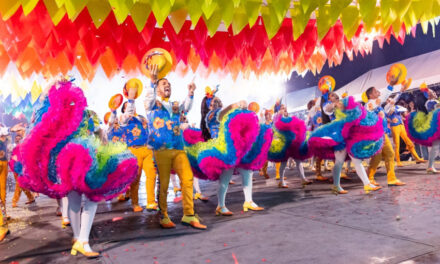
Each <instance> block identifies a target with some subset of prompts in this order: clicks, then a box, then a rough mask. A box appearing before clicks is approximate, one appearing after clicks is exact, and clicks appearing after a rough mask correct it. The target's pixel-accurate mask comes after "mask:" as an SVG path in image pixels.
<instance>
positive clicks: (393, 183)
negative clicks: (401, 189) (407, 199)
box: [388, 179, 406, 186]
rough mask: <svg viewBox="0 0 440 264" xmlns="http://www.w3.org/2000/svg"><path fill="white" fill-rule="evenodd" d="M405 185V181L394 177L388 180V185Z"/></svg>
mask: <svg viewBox="0 0 440 264" xmlns="http://www.w3.org/2000/svg"><path fill="white" fill-rule="evenodd" d="M403 185H406V183H404V182H402V181H400V180H398V179H396V180H394V181H391V182H388V186H403Z"/></svg>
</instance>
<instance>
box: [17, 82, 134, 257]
mask: <svg viewBox="0 0 440 264" xmlns="http://www.w3.org/2000/svg"><path fill="white" fill-rule="evenodd" d="M86 106H87V101H86V98H85V96H84V94H83V91H82V90H81V89H80V88H78V87H76V86H75V85H74V84H73V83H72V82H71V81H67V80H62V81H59V82H57V83H56V84H55V85H53V86H52V87H51V88H50V90H49V91H48V93H47V95H45V98H44V102H43V105H42V106H41V107H40V108H39V109H38V110H37V111H36V115H35V116H36V117H37V118H36V119H35V122H34V126H33V128H32V130H31V131H30V132H29V134H28V136H27V137H26V138H25V140H24V141H23V143H22V144H20V145H19V146H18V152H17V160H16V161H15V164H14V171H15V172H16V173H17V174H18V175H19V177H18V181H19V183H20V186H21V187H22V188H27V189H29V190H32V191H35V192H39V193H44V194H46V195H48V196H49V197H51V198H62V197H66V196H67V198H68V207H69V210H68V215H69V219H70V222H71V226H72V230H73V240H72V244H73V246H72V250H71V254H72V255H76V254H77V253H78V252H80V253H81V254H83V255H85V256H86V257H90V258H92V257H97V256H99V255H100V254H99V253H98V252H95V251H93V250H92V248H91V247H90V245H89V243H88V241H89V235H90V230H91V227H92V224H93V219H94V216H95V213H96V209H97V205H98V202H99V201H101V200H103V199H104V200H110V199H112V198H114V197H116V196H117V195H118V194H120V193H122V192H124V191H125V190H126V189H127V188H128V187H129V185H130V183H131V182H132V181H133V180H134V179H135V177H136V173H137V170H138V168H137V161H136V158H135V157H134V156H133V155H132V154H131V153H130V152H129V151H128V150H127V148H126V146H125V145H124V144H120V143H119V144H113V143H109V144H106V139H105V135H104V133H103V131H102V130H101V129H100V127H99V119H98V118H97V116H96V114H95V113H94V112H92V111H90V110H88V109H86ZM83 199H84V203H83V205H82V200H83ZM81 209H82V210H81Z"/></svg>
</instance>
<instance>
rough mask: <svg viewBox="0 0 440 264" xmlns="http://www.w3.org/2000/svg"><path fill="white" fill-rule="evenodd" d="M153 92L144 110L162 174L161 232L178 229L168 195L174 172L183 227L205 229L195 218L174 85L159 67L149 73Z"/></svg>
mask: <svg viewBox="0 0 440 264" xmlns="http://www.w3.org/2000/svg"><path fill="white" fill-rule="evenodd" d="M149 71H150V72H149V73H150V74H149V76H150V79H151V86H152V89H149V91H148V92H147V94H146V96H145V102H144V105H145V110H146V112H147V117H148V121H149V129H150V134H149V138H148V146H149V148H151V149H153V151H154V159H155V162H156V165H157V169H158V173H159V185H160V187H159V208H160V212H161V214H162V217H161V220H160V225H161V227H162V228H174V227H175V226H176V225H175V224H174V223H173V222H172V221H171V219H170V218H169V216H168V210H167V209H168V208H167V192H168V185H169V181H170V173H171V170H174V171H175V172H176V173H177V175H178V176H179V178H180V183H181V188H182V204H183V218H182V220H181V223H182V224H183V225H188V226H191V227H193V228H196V229H206V226H205V225H202V224H201V223H200V220H199V218H198V217H197V216H196V215H195V214H194V201H193V173H192V170H191V165H190V163H189V160H188V157H187V155H186V153H185V151H184V150H183V138H182V133H181V130H180V117H179V116H177V115H173V111H172V103H171V102H170V101H169V98H170V96H171V84H170V83H169V82H168V80H167V79H165V78H162V79H160V80H158V77H157V75H158V66H157V65H152V66H151V68H150V69H149ZM195 88H196V87H195V85H194V83H191V84H190V85H188V97H187V98H186V99H185V100H184V102H183V103H182V104H181V105H180V111H181V112H188V111H189V110H190V109H191V106H192V102H193V97H194V90H195Z"/></svg>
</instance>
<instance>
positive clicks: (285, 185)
mask: <svg viewBox="0 0 440 264" xmlns="http://www.w3.org/2000/svg"><path fill="white" fill-rule="evenodd" d="M278 188H289V186H287V184H282V183H281V182H279V183H278Z"/></svg>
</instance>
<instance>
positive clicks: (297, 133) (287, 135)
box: [268, 104, 312, 188]
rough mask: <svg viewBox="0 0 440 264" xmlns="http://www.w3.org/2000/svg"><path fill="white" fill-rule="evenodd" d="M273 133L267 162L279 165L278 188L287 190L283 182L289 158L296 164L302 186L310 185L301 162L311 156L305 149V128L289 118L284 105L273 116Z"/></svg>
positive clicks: (292, 118)
mask: <svg viewBox="0 0 440 264" xmlns="http://www.w3.org/2000/svg"><path fill="white" fill-rule="evenodd" d="M273 133H274V136H273V140H272V142H271V145H270V149H269V152H268V160H269V161H274V162H279V163H280V167H279V171H280V182H279V183H278V187H279V188H288V186H287V184H286V182H285V170H286V167H287V161H288V160H289V158H293V159H294V161H295V163H296V168H297V170H298V175H299V176H300V178H301V183H302V185H303V186H305V185H308V184H310V183H312V182H311V181H309V180H307V178H306V177H305V175H304V168H303V166H302V162H301V161H302V160H305V159H307V158H310V156H311V155H310V154H309V152H308V149H307V143H306V133H307V128H306V124H305V122H304V121H302V120H300V119H299V118H297V117H294V116H293V117H289V115H288V113H287V109H286V107H285V105H283V104H281V105H280V110H279V111H278V114H277V115H276V116H275V121H274V124H273Z"/></svg>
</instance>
